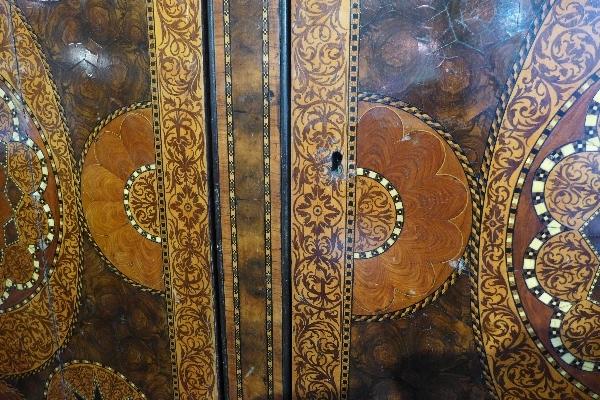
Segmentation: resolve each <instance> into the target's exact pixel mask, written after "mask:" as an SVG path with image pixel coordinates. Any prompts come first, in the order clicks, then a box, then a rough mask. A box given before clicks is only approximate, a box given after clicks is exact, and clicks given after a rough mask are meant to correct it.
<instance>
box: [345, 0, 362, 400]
mask: <svg viewBox="0 0 600 400" xmlns="http://www.w3.org/2000/svg"><path fill="white" fill-rule="evenodd" d="M359 1H360V0H353V1H352V5H351V13H350V41H349V44H348V45H349V54H350V62H349V71H348V141H347V146H348V148H347V155H348V170H347V181H346V185H347V186H346V252H345V257H346V264H345V268H344V309H343V322H342V376H341V389H340V392H341V398H342V399H347V398H348V385H349V381H350V337H351V332H350V331H351V325H352V283H353V278H354V274H353V270H354V222H355V216H356V213H355V209H354V205H355V204H356V201H355V197H356V127H357V125H358V121H357V119H358V45H359V26H360V25H359V23H360V3H359Z"/></svg>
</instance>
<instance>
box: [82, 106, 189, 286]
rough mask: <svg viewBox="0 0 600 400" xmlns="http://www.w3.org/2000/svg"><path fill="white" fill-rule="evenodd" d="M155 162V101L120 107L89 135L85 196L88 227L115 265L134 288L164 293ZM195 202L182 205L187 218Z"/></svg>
mask: <svg viewBox="0 0 600 400" xmlns="http://www.w3.org/2000/svg"><path fill="white" fill-rule="evenodd" d="M154 161H155V150H154V131H153V128H152V112H151V108H150V104H148V103H139V104H133V105H131V106H129V107H125V108H122V109H120V110H117V111H116V112H114V113H112V114H111V115H109V116H108V117H106V118H105V119H104V120H103V121H102V122H101V123H100V124H99V125H98V126H97V127H96V129H94V131H93V132H92V134H91V135H90V136H89V137H88V140H87V142H86V145H85V148H84V151H83V154H82V157H81V165H80V169H81V197H82V204H83V214H84V216H85V226H86V228H87V230H88V233H89V235H90V238H91V239H92V240H93V242H94V244H95V245H96V248H97V249H98V251H99V252H100V254H101V255H102V257H103V258H104V259H105V261H106V262H107V263H108V265H109V266H110V267H111V269H113V271H115V272H116V273H118V274H119V275H120V276H121V277H122V278H124V279H125V280H126V281H127V282H129V283H131V284H133V285H134V286H137V287H139V288H141V289H143V290H149V291H153V292H162V291H163V290H164V282H163V268H162V252H161V238H160V229H159V219H158V218H159V213H158V192H157V186H156V166H155V164H154ZM186 201H187V202H186ZM190 201H192V199H187V198H184V199H182V201H181V202H179V203H178V204H180V210H181V212H182V213H183V214H184V216H186V214H185V212H186V210H187V208H189V206H190V204H189V202H190ZM188 218H191V216H188Z"/></svg>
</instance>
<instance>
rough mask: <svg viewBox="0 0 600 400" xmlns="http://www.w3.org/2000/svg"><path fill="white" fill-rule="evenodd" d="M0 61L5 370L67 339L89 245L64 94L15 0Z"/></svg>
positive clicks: (42, 357) (21, 368) (0, 334)
mask: <svg viewBox="0 0 600 400" xmlns="http://www.w3.org/2000/svg"><path fill="white" fill-rule="evenodd" d="M0 60H1V61H0V91H1V93H0V94H1V97H2V99H0V150H1V151H0V153H1V155H0V180H2V181H3V183H4V185H3V187H2V194H1V195H0V219H2V220H3V221H2V222H3V224H2V228H3V232H2V234H1V235H0V238H1V241H0V251H1V253H2V256H1V260H0V278H1V279H2V282H1V283H0V292H1V293H0V297H1V301H0V343H2V345H1V346H0V376H6V375H21V374H25V373H31V372H34V371H35V370H37V369H39V368H41V367H43V366H44V365H45V364H46V363H47V362H48V361H50V360H51V359H52V356H53V355H54V354H55V353H56V352H57V351H59V350H60V349H61V348H62V347H63V346H64V345H65V343H66V342H67V340H68V338H69V336H70V334H71V328H72V325H73V321H74V319H75V316H76V313H77V309H78V297H79V284H80V277H81V257H82V249H81V232H80V226H79V221H78V214H79V203H78V201H79V193H78V185H77V178H76V175H75V165H74V160H73V155H72V151H71V147H70V146H71V144H70V138H69V134H68V131H67V127H66V125H65V123H64V117H63V115H62V112H61V106H60V103H59V100H58V95H57V93H56V91H55V87H54V83H53V82H52V79H51V76H50V72H49V70H48V67H47V64H46V62H45V59H44V56H43V53H42V51H41V49H40V47H39V44H38V43H37V40H36V37H35V35H34V33H33V32H32V31H31V29H30V27H29V26H28V25H27V23H26V22H25V21H24V19H23V16H22V15H21V14H20V11H19V9H18V8H17V7H16V6H15V5H14V4H12V3H11V2H8V1H0ZM17 63H18V66H19V68H17ZM50 299H51V301H50Z"/></svg>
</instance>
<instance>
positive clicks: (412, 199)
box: [353, 95, 475, 318]
mask: <svg viewBox="0 0 600 400" xmlns="http://www.w3.org/2000/svg"><path fill="white" fill-rule="evenodd" d="M362 97H363V98H364V99H365V101H363V102H361V103H359V122H358V133H357V151H358V154H357V164H358V167H359V168H358V170H357V171H358V173H357V175H358V177H357V181H356V185H357V199H356V210H357V211H356V214H357V215H356V228H355V241H356V243H355V246H356V249H355V261H354V289H353V290H354V292H353V296H354V297H353V312H354V314H357V315H359V316H360V317H359V318H367V317H366V316H374V315H377V316H379V317H380V318H386V317H399V316H402V315H406V314H407V313H409V312H411V311H413V310H415V309H416V308H418V307H420V306H421V305H423V304H426V303H427V302H429V301H431V300H432V298H433V297H436V296H438V295H439V294H441V292H442V291H443V290H445V289H446V288H447V286H448V284H449V282H450V281H452V280H453V278H455V276H456V274H457V269H458V268H459V267H460V266H462V265H464V257H467V255H466V254H465V253H466V251H467V246H468V243H469V238H470V234H471V226H472V224H473V221H472V210H473V204H472V201H473V196H472V193H471V191H472V190H473V191H474V190H475V187H474V186H475V185H474V180H473V176H472V173H471V170H470V168H469V167H468V163H467V162H466V158H465V157H464V155H463V154H462V153H461V152H460V149H459V148H458V146H457V145H456V144H454V143H452V141H451V139H450V137H449V135H448V134H446V133H444V132H443V131H442V130H441V128H440V127H439V125H437V124H435V123H434V122H432V121H431V119H430V118H428V117H427V116H425V115H424V114H423V113H419V112H418V111H417V110H415V109H414V108H410V107H408V106H406V105H401V103H398V102H396V103H395V104H396V105H393V104H394V102H393V101H392V100H391V99H388V100H386V99H385V98H383V97H378V96H373V95H363V96H362Z"/></svg>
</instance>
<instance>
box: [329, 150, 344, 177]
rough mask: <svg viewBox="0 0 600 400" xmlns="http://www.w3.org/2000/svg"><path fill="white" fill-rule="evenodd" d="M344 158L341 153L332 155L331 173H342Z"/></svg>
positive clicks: (336, 152) (335, 152) (337, 152)
mask: <svg viewBox="0 0 600 400" xmlns="http://www.w3.org/2000/svg"><path fill="white" fill-rule="evenodd" d="M343 159H344V156H343V155H342V153H340V152H339V151H334V152H333V153H331V172H341V170H342V160H343Z"/></svg>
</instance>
